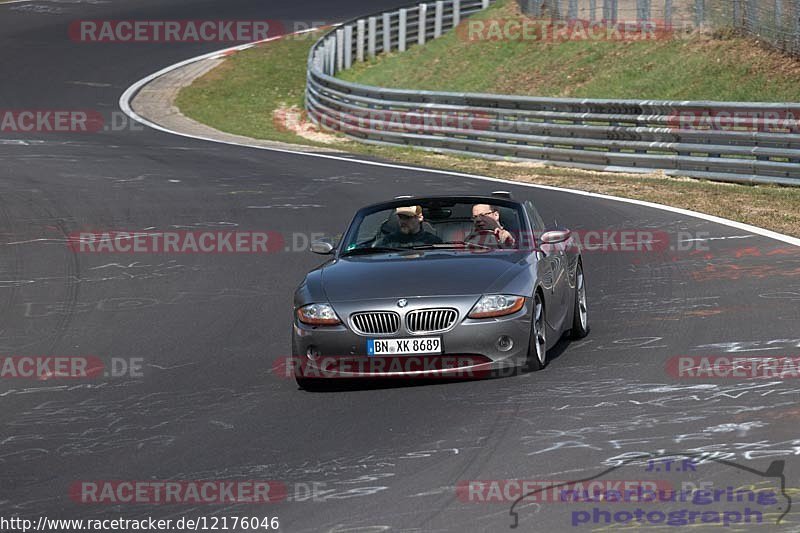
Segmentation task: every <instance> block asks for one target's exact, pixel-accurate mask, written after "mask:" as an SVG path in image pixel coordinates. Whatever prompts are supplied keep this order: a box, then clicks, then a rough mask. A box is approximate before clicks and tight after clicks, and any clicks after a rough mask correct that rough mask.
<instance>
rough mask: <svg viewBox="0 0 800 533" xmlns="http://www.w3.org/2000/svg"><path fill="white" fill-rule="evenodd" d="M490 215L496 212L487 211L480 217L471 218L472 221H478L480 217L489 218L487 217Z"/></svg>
mask: <svg viewBox="0 0 800 533" xmlns="http://www.w3.org/2000/svg"><path fill="white" fill-rule="evenodd" d="M492 213H497V211H487V212H486V213H481V214H480V215H474V216H473V217H472V220H480V219H481V217H485V216H489V215H491V214H492Z"/></svg>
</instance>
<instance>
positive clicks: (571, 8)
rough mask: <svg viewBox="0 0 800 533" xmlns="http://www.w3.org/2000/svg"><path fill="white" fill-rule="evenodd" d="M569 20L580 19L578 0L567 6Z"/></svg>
mask: <svg viewBox="0 0 800 533" xmlns="http://www.w3.org/2000/svg"><path fill="white" fill-rule="evenodd" d="M567 18H568V19H569V20H575V19H577V18H578V0H569V4H568V6H567Z"/></svg>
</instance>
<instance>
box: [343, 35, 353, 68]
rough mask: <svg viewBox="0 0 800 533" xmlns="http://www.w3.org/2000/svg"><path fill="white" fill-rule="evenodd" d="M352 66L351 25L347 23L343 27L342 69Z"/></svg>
mask: <svg viewBox="0 0 800 533" xmlns="http://www.w3.org/2000/svg"><path fill="white" fill-rule="evenodd" d="M352 66H353V26H352V25H351V24H348V25H347V26H345V27H344V69H345V70H347V69H349V68H350V67H352Z"/></svg>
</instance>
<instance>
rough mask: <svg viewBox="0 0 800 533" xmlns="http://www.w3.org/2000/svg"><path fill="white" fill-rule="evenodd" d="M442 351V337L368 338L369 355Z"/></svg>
mask: <svg viewBox="0 0 800 533" xmlns="http://www.w3.org/2000/svg"><path fill="white" fill-rule="evenodd" d="M427 353H442V339H441V337H414V338H411V339H367V355H370V356H373V355H417V354H427Z"/></svg>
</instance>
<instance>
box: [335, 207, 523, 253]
mask: <svg viewBox="0 0 800 533" xmlns="http://www.w3.org/2000/svg"><path fill="white" fill-rule="evenodd" d="M437 202H448V203H465V204H470V203H471V204H490V205H496V206H498V207H507V208H512V209H514V210H516V211H517V215H518V216H519V217H520V230H522V231H526V232H530V231H531V221H530V220H529V219H528V212H527V210H526V209H525V206H524V205H523V204H522V202H520V201H518V200H512V199H509V198H501V197H498V196H477V195H466V196H453V195H438V196H409V197H403V198H395V199H394V200H391V201H388V202H381V203H377V204H371V205H368V206H365V207H362V208H361V209H359V210H358V211H356V214H355V215H354V216H353V219H352V220H351V221H350V225H349V226H348V227H347V231H345V233H344V235H342V240H341V241H339V243H338V245H337V247H336V257H337V258H338V257H341V256H342V255H343V254H344V252H345V245H346V243H349V242H350V241H351V240H352V239H354V238H355V235H356V234H357V232H358V229H359V227H360V226H361V223H362V221H363V220H364V218H365V217H367V216H369V215H372V214H374V213H377V212H379V211H386V210H390V209H395V208H397V207H403V206H407V205H417V204H419V205H425V204H435V203H437ZM409 251H411V248H409Z"/></svg>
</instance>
